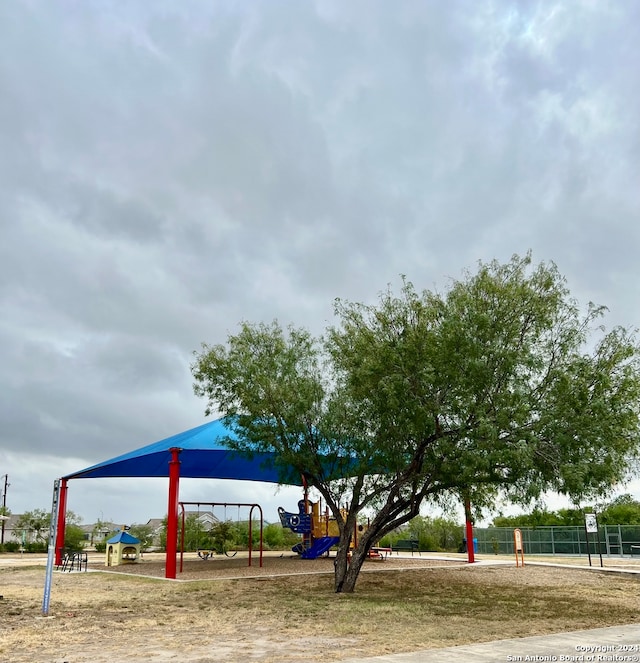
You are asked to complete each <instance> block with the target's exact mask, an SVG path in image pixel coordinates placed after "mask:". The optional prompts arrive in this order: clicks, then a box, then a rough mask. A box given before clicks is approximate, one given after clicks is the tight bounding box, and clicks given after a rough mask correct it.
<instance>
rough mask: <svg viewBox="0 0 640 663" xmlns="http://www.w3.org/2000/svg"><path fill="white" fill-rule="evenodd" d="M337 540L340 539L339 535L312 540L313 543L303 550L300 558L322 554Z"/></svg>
mask: <svg viewBox="0 0 640 663" xmlns="http://www.w3.org/2000/svg"><path fill="white" fill-rule="evenodd" d="M338 541H340V537H338V536H323V537H320V538H319V539H316V540H315V541H314V542H313V545H312V546H311V547H310V548H307V549H306V550H304V551H303V552H302V554H301V555H300V557H302V559H316V557H320V555H324V553H326V552H327V550H329V548H331V547H332V546H335V545H336V543H338Z"/></svg>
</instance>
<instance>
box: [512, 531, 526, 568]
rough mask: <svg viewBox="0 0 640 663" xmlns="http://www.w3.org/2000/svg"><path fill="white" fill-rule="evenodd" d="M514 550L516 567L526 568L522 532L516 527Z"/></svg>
mask: <svg viewBox="0 0 640 663" xmlns="http://www.w3.org/2000/svg"><path fill="white" fill-rule="evenodd" d="M513 550H514V551H515V553H516V567H518V566H520V565H522V566H524V547H523V545H522V532H521V531H520V530H519V529H518V528H517V527H516V529H514V530H513Z"/></svg>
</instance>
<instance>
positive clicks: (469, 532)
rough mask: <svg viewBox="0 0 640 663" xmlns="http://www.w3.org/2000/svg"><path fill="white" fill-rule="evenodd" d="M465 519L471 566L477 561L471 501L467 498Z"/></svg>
mask: <svg viewBox="0 0 640 663" xmlns="http://www.w3.org/2000/svg"><path fill="white" fill-rule="evenodd" d="M464 517H465V521H466V522H465V527H466V536H467V558H468V560H469V564H473V563H474V562H475V561H476V558H475V552H474V550H473V522H472V520H471V501H470V500H469V498H468V497H465V500H464Z"/></svg>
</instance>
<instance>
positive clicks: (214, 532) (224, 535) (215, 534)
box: [210, 520, 248, 554]
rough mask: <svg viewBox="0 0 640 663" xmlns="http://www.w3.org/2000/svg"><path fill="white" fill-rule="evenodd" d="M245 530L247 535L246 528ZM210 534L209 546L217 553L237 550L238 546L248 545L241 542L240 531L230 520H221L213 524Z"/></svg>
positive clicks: (244, 546)
mask: <svg viewBox="0 0 640 663" xmlns="http://www.w3.org/2000/svg"><path fill="white" fill-rule="evenodd" d="M246 532H247V537H248V528H247V530H246ZM210 536H211V541H212V546H211V547H213V549H214V550H215V551H216V552H217V553H219V554H222V553H226V552H229V551H231V550H237V549H238V548H239V547H243V548H246V547H248V545H244V544H241V534H240V531H239V529H238V527H237V525H236V524H235V523H233V522H232V521H231V520H225V521H221V522H219V523H216V524H215V525H213V526H212V527H211V531H210ZM247 543H248V541H247Z"/></svg>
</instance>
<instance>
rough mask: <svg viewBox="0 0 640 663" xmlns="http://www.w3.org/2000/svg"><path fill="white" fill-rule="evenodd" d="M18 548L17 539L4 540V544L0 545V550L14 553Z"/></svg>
mask: <svg viewBox="0 0 640 663" xmlns="http://www.w3.org/2000/svg"><path fill="white" fill-rule="evenodd" d="M18 550H20V544H19V543H18V542H17V541H5V543H4V545H2V546H0V552H8V553H14V552H18Z"/></svg>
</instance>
